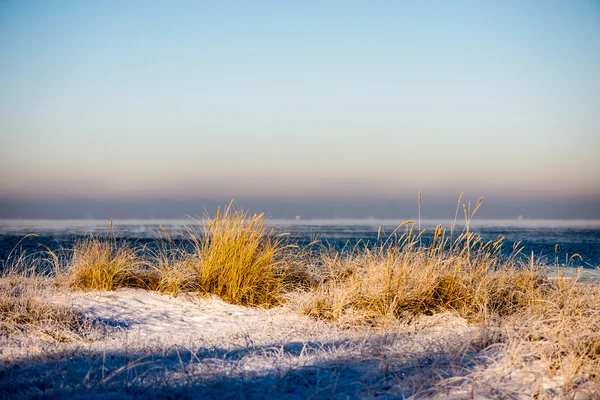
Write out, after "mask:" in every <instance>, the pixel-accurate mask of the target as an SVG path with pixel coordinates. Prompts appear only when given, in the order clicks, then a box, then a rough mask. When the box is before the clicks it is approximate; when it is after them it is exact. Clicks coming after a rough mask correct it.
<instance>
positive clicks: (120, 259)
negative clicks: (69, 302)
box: [67, 236, 147, 290]
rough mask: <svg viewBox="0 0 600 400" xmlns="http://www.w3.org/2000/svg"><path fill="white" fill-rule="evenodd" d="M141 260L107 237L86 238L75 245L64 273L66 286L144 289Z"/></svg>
mask: <svg viewBox="0 0 600 400" xmlns="http://www.w3.org/2000/svg"><path fill="white" fill-rule="evenodd" d="M143 265H144V263H143V261H142V260H141V258H140V257H139V254H138V252H137V251H136V250H135V249H134V248H133V247H131V246H129V245H128V244H127V243H125V242H122V241H119V240H117V239H116V238H114V237H112V236H109V237H106V238H96V237H94V236H90V237H88V238H85V239H82V240H80V241H78V242H76V243H75V245H74V247H73V258H72V261H71V265H70V267H69V269H68V271H67V282H68V285H69V286H70V287H72V288H74V289H81V290H115V289H117V288H119V287H125V286H136V287H139V286H142V287H144V286H147V285H146V283H145V280H144V279H143V278H144V275H145V274H144V270H143V268H142V267H143Z"/></svg>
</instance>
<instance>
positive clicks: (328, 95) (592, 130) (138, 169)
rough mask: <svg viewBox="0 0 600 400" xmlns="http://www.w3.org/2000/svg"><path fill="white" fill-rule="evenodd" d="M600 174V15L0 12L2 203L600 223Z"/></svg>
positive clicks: (515, 10) (513, 7)
mask: <svg viewBox="0 0 600 400" xmlns="http://www.w3.org/2000/svg"><path fill="white" fill-rule="evenodd" d="M599 160H600V2H599V1H593V0H577V1H568V0H564V1H550V0H549V1H542V0H540V1H461V0H458V1H412V2H408V1H406V2H403V1H389V2H386V1H373V2H371V1H363V2H353V1H339V2H335V1H330V2H317V1H298V2H292V1H289V2H288V1H272V2H266V1H264V2H263V1H253V2H249V1H212V2H209V1H189V2H184V1H177V2H169V1H164V2H155V1H149V0H148V1H91V0H90V1H28V0H23V1H11V0H4V1H0V200H2V199H4V200H6V199H11V201H42V202H43V201H54V202H59V201H63V200H64V201H65V202H67V201H74V199H79V200H78V201H85V200H86V199H88V200H89V199H93V200H94V201H107V202H111V201H112V202H114V201H119V200H123V201H125V200H127V201H135V200H140V199H157V198H166V199H193V198H210V199H215V198H217V199H225V198H236V199H242V200H243V199H247V200H248V201H254V200H253V199H269V201H271V200H273V201H299V202H302V201H310V202H316V203H315V204H317V203H318V200H319V199H323V201H325V200H326V201H334V200H335V199H345V200H347V201H356V202H360V201H363V202H364V204H367V203H369V202H371V203H369V204H372V202H374V201H386V200H391V199H404V198H408V197H410V198H411V199H412V198H414V197H416V192H417V191H419V190H421V191H423V192H424V193H425V194H426V195H427V196H429V197H430V198H431V197H436V196H437V197H444V196H446V197H447V196H450V197H454V198H455V197H456V196H457V195H458V194H459V193H460V192H462V191H466V192H467V193H469V194H472V196H473V197H479V196H486V197H488V198H491V199H503V201H509V200H510V201H514V202H527V201H529V202H533V201H535V202H540V201H542V202H543V201H548V202H549V203H548V204H559V203H560V202H561V201H562V202H568V201H574V200H573V199H575V200H577V201H579V200H581V199H583V200H582V201H586V202H587V204H591V207H592V208H593V206H594V205H598V213H597V214H598V215H596V216H597V217H598V216H600V202H598V200H600V183H599V182H600V161H599ZM548 213H549V215H547V216H548V217H552V216H558V217H560V215H553V211H552V207H549V208H548ZM9 214H10V213H9ZM592 214H593V212H592ZM594 215H595V214H594ZM592 216H593V215H592Z"/></svg>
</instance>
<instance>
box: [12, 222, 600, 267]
mask: <svg viewBox="0 0 600 400" xmlns="http://www.w3.org/2000/svg"><path fill="white" fill-rule="evenodd" d="M401 222H402V221H401V220H375V219H363V220H300V221H295V220H269V221H268V223H269V224H270V225H271V226H272V227H273V228H274V229H275V230H276V231H278V232H286V233H290V236H291V237H292V238H293V240H294V241H296V242H297V243H298V244H300V245H301V246H305V245H307V244H308V243H310V242H311V241H312V240H313V239H314V238H315V237H317V238H318V240H319V243H322V244H324V245H327V246H331V247H334V248H337V249H341V248H344V247H345V248H352V247H354V246H356V245H357V244H358V245H359V246H360V245H369V244H374V243H377V241H378V237H384V238H385V237H387V235H390V234H392V232H393V231H394V229H395V228H396V227H397V226H398V225H399V224H400V223H401ZM438 224H441V225H442V226H443V227H445V228H448V227H449V225H450V221H449V220H424V221H421V228H422V229H425V232H426V233H425V235H424V239H425V240H427V238H428V237H430V236H431V235H432V234H433V230H434V229H435V227H436V226H437V225H438ZM199 226H200V224H199V222H197V221H195V220H193V219H181V220H115V221H113V230H114V233H115V234H116V236H117V237H120V238H123V239H126V240H131V241H135V242H136V243H140V244H147V243H152V242H154V241H155V240H156V238H158V237H159V236H160V229H161V227H163V228H164V229H166V230H167V231H168V232H169V233H170V235H172V237H174V238H176V239H177V238H181V237H182V236H183V235H184V234H185V229H186V228H190V229H198V228H199ZM463 227H464V222H461V221H457V226H456V231H460V230H462V229H463ZM380 228H381V230H380ZM404 229H405V228H401V229H400V230H399V232H400V233H402V232H404ZM471 230H472V231H474V232H477V233H479V234H481V236H482V237H483V239H484V240H486V241H487V240H496V239H498V238H499V237H500V236H502V237H504V238H505V245H504V249H505V251H507V252H509V251H510V250H511V249H512V245H513V243H515V242H518V241H521V246H522V247H523V252H522V254H523V255H524V256H529V255H530V254H531V253H532V252H533V253H534V254H535V256H536V257H542V258H545V259H546V261H547V263H548V264H554V263H555V262H558V263H559V264H567V263H569V259H570V258H571V256H572V255H574V254H579V255H580V256H581V257H582V261H580V260H579V258H576V259H573V260H572V261H571V262H570V263H571V264H572V265H573V266H582V267H584V268H587V269H593V268H596V267H599V266H600V220H473V221H472V223H471ZM109 232H110V225H109V221H106V220H101V221H99V220H0V260H1V261H2V263H6V262H7V259H8V257H9V255H11V252H12V255H11V257H14V256H15V254H29V255H32V254H35V253H39V252H40V251H43V250H44V249H45V248H49V249H51V250H56V249H59V248H66V249H69V248H70V247H72V245H73V242H74V241H75V240H77V239H79V238H82V237H85V236H87V235H90V234H93V235H103V234H106V233H109ZM28 234H35V236H31V237H26V238H24V237H25V236H26V235H28ZM378 235H379V236H378ZM556 245H558V252H556V253H555V249H556Z"/></svg>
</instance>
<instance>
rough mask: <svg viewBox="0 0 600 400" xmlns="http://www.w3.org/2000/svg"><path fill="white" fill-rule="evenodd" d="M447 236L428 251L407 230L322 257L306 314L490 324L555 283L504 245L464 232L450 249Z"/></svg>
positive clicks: (438, 236) (529, 303)
mask: <svg viewBox="0 0 600 400" xmlns="http://www.w3.org/2000/svg"><path fill="white" fill-rule="evenodd" d="M442 235H443V233H439V234H438V235H436V239H434V242H433V243H431V244H429V245H427V246H425V245H423V244H421V241H420V236H413V235H412V234H411V233H410V232H409V233H407V234H406V235H404V236H401V237H399V238H397V239H396V240H394V241H392V243H389V242H388V243H387V244H385V243H384V244H382V245H381V246H379V247H377V248H375V249H368V248H367V249H364V250H357V251H355V252H353V253H352V254H350V255H347V256H342V255H340V254H337V253H334V254H333V255H332V254H331V253H330V252H329V253H328V254H325V255H324V256H322V265H323V272H324V276H322V278H321V280H322V284H321V285H320V286H319V287H318V288H317V289H315V290H314V291H313V296H312V298H311V299H310V300H309V301H308V302H307V303H306V304H305V305H304V312H305V313H306V314H308V315H311V316H314V317H317V318H324V319H329V320H344V319H347V317H349V316H352V317H353V318H356V317H358V318H359V319H361V320H363V322H365V321H368V322H374V321H376V320H378V319H386V318H408V317H411V316H414V315H417V314H427V315H431V314H433V313H436V312H443V311H455V312H458V313H459V314H460V315H462V316H464V317H467V318H469V319H471V320H486V319H488V318H489V317H490V316H494V315H499V316H504V315H510V314H513V313H515V312H517V311H518V310H520V309H523V308H526V307H528V306H529V305H531V303H532V302H533V301H535V300H536V299H538V297H539V296H541V295H542V293H543V292H544V291H545V290H547V289H548V286H551V282H550V281H549V280H548V279H546V277H545V273H544V272H543V270H542V269H541V268H537V267H536V266H533V265H532V266H527V265H525V266H524V265H521V264H520V263H519V262H517V261H516V259H515V258H514V257H513V258H508V259H502V258H501V257H500V256H498V251H499V247H500V246H501V241H497V242H489V243H482V242H481V239H480V238H479V237H478V236H476V235H473V234H471V233H465V234H463V235H461V236H460V237H459V238H458V239H457V240H456V241H454V242H453V243H451V244H448V241H447V240H444V239H442ZM467 242H468V244H467ZM446 246H448V247H447V248H446ZM466 246H469V247H466ZM353 322H360V321H353Z"/></svg>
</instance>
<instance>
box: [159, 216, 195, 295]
mask: <svg viewBox="0 0 600 400" xmlns="http://www.w3.org/2000/svg"><path fill="white" fill-rule="evenodd" d="M161 232H162V234H163V237H162V238H161V239H160V240H159V242H158V249H157V250H156V251H152V252H151V253H152V254H151V257H150V258H151V260H150V262H149V266H150V270H151V273H152V276H153V279H152V281H153V282H152V283H150V284H149V286H150V288H151V289H152V290H156V291H158V292H160V293H163V294H168V295H171V296H175V297H176V296H177V295H179V293H180V292H189V291H195V290H197V282H198V275H197V270H198V268H197V266H198V263H199V261H198V257H197V256H196V255H194V254H190V253H189V252H188V251H186V250H185V248H182V247H179V246H177V245H176V243H175V241H174V240H173V239H172V238H171V236H170V235H169V233H168V232H167V231H166V230H165V229H164V228H162V227H161Z"/></svg>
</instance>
